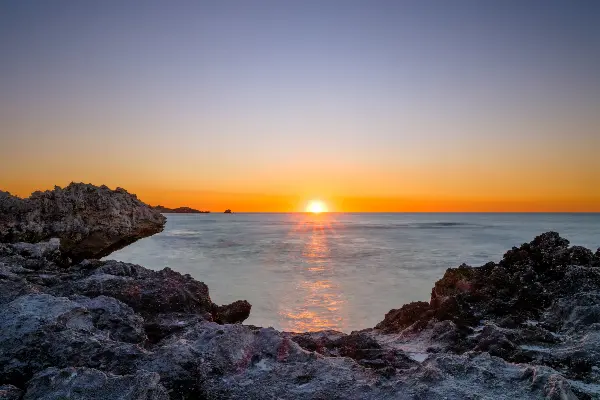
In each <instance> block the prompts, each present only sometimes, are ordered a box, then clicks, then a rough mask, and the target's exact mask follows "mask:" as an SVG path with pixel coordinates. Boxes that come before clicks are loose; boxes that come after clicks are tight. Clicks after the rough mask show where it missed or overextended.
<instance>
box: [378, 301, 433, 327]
mask: <svg viewBox="0 0 600 400" xmlns="http://www.w3.org/2000/svg"><path fill="white" fill-rule="evenodd" d="M427 311H429V303H426V302H424V301H416V302H413V303H409V304H405V305H403V306H402V307H401V308H400V309H398V310H390V311H389V312H388V313H387V314H386V315H385V318H384V319H383V321H381V322H380V323H379V324H377V326H375V328H376V329H381V330H382V331H383V332H398V331H400V330H402V329H404V328H407V327H409V326H411V325H412V324H413V323H415V322H416V321H418V320H419V319H420V318H421V317H422V316H423V315H424V314H425V313H426V312H427Z"/></svg>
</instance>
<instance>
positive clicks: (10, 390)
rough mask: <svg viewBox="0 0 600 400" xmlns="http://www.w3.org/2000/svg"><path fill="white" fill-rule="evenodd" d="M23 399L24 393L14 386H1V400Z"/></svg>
mask: <svg viewBox="0 0 600 400" xmlns="http://www.w3.org/2000/svg"><path fill="white" fill-rule="evenodd" d="M22 397H23V391H22V390H21V389H19V388H18V387H16V386H13V385H0V399H2V400H20V399H21V398H22Z"/></svg>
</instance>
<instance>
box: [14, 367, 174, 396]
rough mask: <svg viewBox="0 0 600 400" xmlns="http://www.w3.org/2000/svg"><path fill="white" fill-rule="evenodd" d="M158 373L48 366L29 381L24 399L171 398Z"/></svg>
mask: <svg viewBox="0 0 600 400" xmlns="http://www.w3.org/2000/svg"><path fill="white" fill-rule="evenodd" d="M159 380H160V376H159V375H158V374H157V373H151V372H146V371H137V372H136V373H135V374H133V375H124V376H120V375H113V374H106V373H104V372H102V371H99V370H97V369H93V368H64V369H58V368H48V369H45V370H43V371H42V372H40V373H38V374H36V375H35V376H34V377H33V379H31V381H29V383H28V384H27V393H26V394H25V399H24V400H34V399H36V400H57V399H72V400H107V399H112V400H168V399H169V395H168V394H167V390H166V389H165V388H164V387H163V386H162V385H161V384H160V383H159Z"/></svg>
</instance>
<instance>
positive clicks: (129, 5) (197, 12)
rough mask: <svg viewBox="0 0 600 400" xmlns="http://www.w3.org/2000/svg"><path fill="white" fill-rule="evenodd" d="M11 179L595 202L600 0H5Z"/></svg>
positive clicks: (2, 166)
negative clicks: (498, 0)
mask: <svg viewBox="0 0 600 400" xmlns="http://www.w3.org/2000/svg"><path fill="white" fill-rule="evenodd" d="M0 55H1V56H0V189H2V190H5V191H9V192H11V193H13V194H17V195H19V196H28V195H29V194H30V193H31V192H33V191H35V190H46V189H51V188H53V187H54V185H59V186H66V185H67V184H68V183H69V182H71V181H75V182H80V181H82V182H89V183H94V184H97V185H100V184H106V185H107V186H109V187H112V188H115V187H124V188H126V189H127V190H129V191H130V192H133V193H136V194H137V195H138V197H140V198H141V199H142V200H143V201H145V202H147V203H150V204H162V205H165V206H170V207H176V206H183V205H186V206H191V207H196V208H200V209H206V210H213V211H220V210H224V209H225V208H231V209H233V210H234V211H301V210H303V209H304V207H305V204H306V203H307V202H308V201H310V200H311V199H320V200H322V201H324V202H325V203H327V206H328V208H329V209H330V210H333V211H377V212H381V211H600V73H599V72H598V71H600V2H598V1H585V0H581V1H567V0H565V1H555V0H545V1H535V0H532V1H522V0H520V1H512V0H507V1H501V2H485V1H476V0H469V1H466V0H456V1H441V0H440V1H429V0H419V1H377V0H373V1H354V0H344V1H334V0H325V1H312V0H303V1H252V0H241V1H229V0H221V1H160V2H157V1H151V0H149V1H139V2H138V1H129V2H122V1H113V0H107V1H101V2H100V1H85V0H84V1H60V0H55V1H30V0H18V1H13V0H4V1H2V2H0Z"/></svg>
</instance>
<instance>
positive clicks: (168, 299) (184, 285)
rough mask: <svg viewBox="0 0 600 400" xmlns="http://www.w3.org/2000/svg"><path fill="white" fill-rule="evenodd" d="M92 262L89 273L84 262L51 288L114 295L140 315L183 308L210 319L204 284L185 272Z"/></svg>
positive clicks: (210, 305) (70, 292)
mask: <svg viewBox="0 0 600 400" xmlns="http://www.w3.org/2000/svg"><path fill="white" fill-rule="evenodd" d="M96 265H97V268H95V269H92V270H91V273H86V271H89V269H88V268H87V266H85V265H84V266H83V267H81V268H80V269H79V270H80V271H81V272H82V274H81V275H75V277H76V278H77V279H72V280H69V281H65V282H63V283H61V284H60V285H57V286H55V287H54V288H53V289H52V290H53V292H54V293H56V294H57V295H61V296H70V295H75V294H82V295H84V296H88V297H94V296H101V295H103V296H110V297H114V298H116V299H118V300H120V301H122V302H123V303H125V304H127V305H129V306H130V307H131V308H133V310H135V312H137V313H140V314H141V315H142V316H144V317H150V316H154V315H156V314H159V313H169V312H185V313H190V314H198V315H203V316H204V317H205V318H206V319H208V320H211V319H212V317H211V310H212V309H213V303H212V301H211V300H210V296H209V294H208V287H206V285H205V284H204V283H202V282H198V281H196V280H195V279H193V278H192V277H191V276H189V275H181V274H180V273H178V272H175V271H173V270H171V269H169V268H165V269H163V270H161V271H152V270H149V269H146V268H143V267H140V266H139V265H134V264H127V263H122V262H117V261H107V262H102V263H97V264H96Z"/></svg>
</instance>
